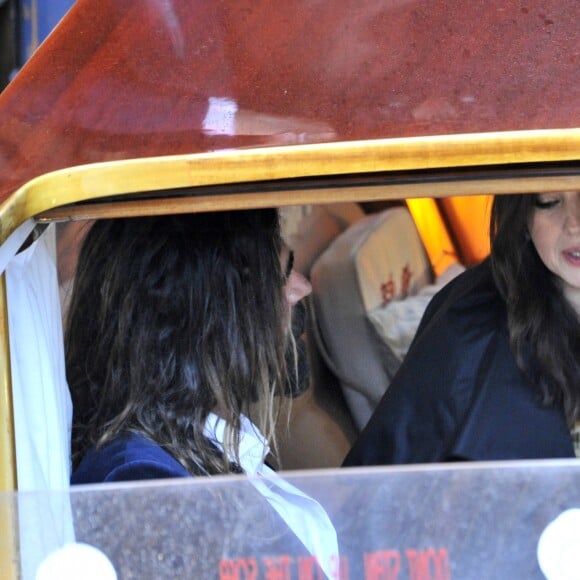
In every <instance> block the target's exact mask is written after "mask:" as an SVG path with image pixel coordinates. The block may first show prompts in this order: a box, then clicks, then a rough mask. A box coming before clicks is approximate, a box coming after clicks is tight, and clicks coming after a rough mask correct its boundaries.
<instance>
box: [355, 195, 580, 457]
mask: <svg viewBox="0 0 580 580" xmlns="http://www.w3.org/2000/svg"><path fill="white" fill-rule="evenodd" d="M491 222H492V223H491V239H492V250H491V255H490V257H489V258H488V259H487V260H485V261H484V262H483V263H482V264H480V265H479V266H477V267H475V268H473V269H471V270H468V271H467V272H465V273H464V274H463V275H461V276H459V277H458V278H456V279H455V280H454V281H453V282H451V283H450V284H449V285H447V286H446V287H445V288H443V290H441V292H440V293H439V294H438V295H436V296H435V298H434V299H433V300H432V302H431V303H430V305H429V307H428V309H427V311H426V312H425V315H424V317H423V319H422V321H421V324H420V327H419V330H418V332H417V335H416V337H415V340H414V342H413V344H412V346H411V348H410V350H409V353H408V354H407V357H406V358H405V361H404V362H403V364H402V366H401V368H400V369H399V372H398V373H397V375H396V376H395V378H394V379H393V381H392V383H391V385H390V387H389V389H388V390H387V392H386V394H385V395H384V397H383V399H382V400H381V402H380V403H379V405H378V406H377V409H376V410H375V412H374V414H373V417H372V418H371V420H370V421H369V423H368V425H367V426H366V428H365V429H364V431H363V432H362V434H361V435H360V438H359V439H358V441H357V442H356V444H355V445H354V447H353V449H352V450H351V451H350V453H349V454H348V456H347V458H346V460H345V463H344V464H345V465H346V466H354V465H382V464H402V463H427V462H441V461H461V460H496V459H524V458H548V457H574V455H575V444H576V454H578V435H579V432H578V428H577V426H578V424H579V421H580V192H577V191H569V192H551V193H541V194H535V195H529V194H520V195H502V196H497V197H496V198H495V200H494V205H493V209H492V219H491Z"/></svg>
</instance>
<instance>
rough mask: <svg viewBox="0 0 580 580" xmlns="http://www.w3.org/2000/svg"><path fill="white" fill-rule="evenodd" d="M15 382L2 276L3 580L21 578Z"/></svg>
mask: <svg viewBox="0 0 580 580" xmlns="http://www.w3.org/2000/svg"><path fill="white" fill-rule="evenodd" d="M16 488H17V476H16V447H15V442H14V413H13V406H12V378H11V374H10V349H9V344H8V309H7V301H6V276H5V274H2V275H0V492H6V493H0V570H1V571H2V578H3V579H4V578H6V580H13V579H16V578H17V577H18V573H17V570H18V517H17V506H16V502H15V500H14V499H13V498H14V497H15V495H13V494H11V493H7V492H14V491H15V490H16Z"/></svg>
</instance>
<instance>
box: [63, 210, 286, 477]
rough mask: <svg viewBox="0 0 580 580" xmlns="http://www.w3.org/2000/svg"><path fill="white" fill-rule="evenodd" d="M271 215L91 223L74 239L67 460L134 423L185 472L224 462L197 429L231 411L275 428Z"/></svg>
mask: <svg viewBox="0 0 580 580" xmlns="http://www.w3.org/2000/svg"><path fill="white" fill-rule="evenodd" d="M280 249H281V239H280V229H279V221H278V214H277V211H276V210H274V209H271V210H254V211H238V212H222V213H212V214H191V215H175V216H160V217H143V218H128V219H114V220H102V221H98V222H96V223H95V224H94V226H93V227H92V228H91V230H90V231H89V233H88V234H87V237H86V239H85V242H84V244H83V247H82V250H81V253H80V256H79V262H78V269H77V274H76V279H75V285H74V290H73V295H72V301H71V306H70V311H69V316H68V324H67V331H66V362H67V377H68V381H69V385H70V389H71V394H72V399H73V408H74V417H73V434H72V441H73V442H72V447H73V464H74V466H76V465H78V463H79V461H80V459H81V458H82V456H83V455H84V454H85V453H86V451H87V450H88V449H89V448H90V447H91V446H96V447H99V446H102V445H104V444H106V443H107V442H109V441H111V440H112V439H114V438H115V437H117V436H119V435H120V434H123V433H126V432H137V433H140V434H142V435H144V436H146V437H148V438H150V439H152V440H154V441H155V442H157V443H158V444H159V445H161V446H162V447H164V448H165V449H166V450H167V451H169V452H170V453H171V454H172V455H173V456H174V457H175V458H176V459H178V460H179V461H180V462H181V463H182V464H183V465H184V466H185V467H186V468H187V469H188V470H189V471H190V472H191V473H209V474H212V473H226V472H228V471H231V470H232V469H235V462H234V464H232V462H230V460H229V459H228V457H227V455H226V454H225V453H222V452H218V451H217V449H216V448H215V447H214V446H213V445H212V444H211V442H210V441H209V440H208V439H207V438H206V437H205V436H204V435H203V428H204V425H205V421H206V418H207V416H208V414H209V413H210V412H212V411H214V410H215V409H216V408H219V410H220V414H221V415H222V416H223V418H224V419H225V420H226V421H227V424H228V429H227V431H226V448H228V449H229V450H230V451H233V453H234V456H235V457H238V455H237V454H238V449H239V431H240V416H241V414H242V413H244V414H245V415H247V416H249V417H250V419H251V420H252V421H253V422H254V423H255V424H256V425H257V426H258V427H259V428H260V430H261V431H262V432H263V433H264V434H265V435H266V436H267V437H268V438H270V439H271V438H273V437H274V423H275V419H276V413H277V410H276V409H277V404H276V401H277V399H276V397H277V395H279V394H281V393H283V391H284V388H285V384H286V370H285V362H284V350H285V348H284V347H285V334H286V330H285V326H284V320H286V319H287V316H286V315H285V313H286V309H285V305H284V304H285V303H284V300H283V294H282V286H283V284H284V275H283V272H282V268H281V265H280Z"/></svg>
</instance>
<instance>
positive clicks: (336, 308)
mask: <svg viewBox="0 0 580 580" xmlns="http://www.w3.org/2000/svg"><path fill="white" fill-rule="evenodd" d="M311 281H312V286H313V294H312V303H313V310H314V321H313V326H314V330H315V335H316V339H317V342H318V346H319V349H320V351H321V352H322V353H323V354H324V357H325V360H326V363H327V364H328V366H329V367H330V369H331V370H332V372H333V373H335V374H336V376H337V377H338V379H339V380H340V383H341V387H342V390H343V393H344V396H345V399H346V401H347V404H348V406H349V408H350V411H351V414H352V416H353V418H354V420H355V423H356V426H357V428H358V429H362V428H363V427H364V425H365V424H366V423H367V421H368V419H369V418H370V416H371V414H372V412H373V410H374V408H375V406H376V404H377V403H378V401H379V399H380V398H381V397H382V395H383V394H384V392H385V390H386V389H387V387H388V385H389V383H390V380H391V378H392V376H393V375H394V373H395V372H396V370H397V368H398V367H399V364H400V359H399V358H398V357H397V356H396V355H395V353H394V352H393V351H392V349H391V348H389V347H388V346H387V344H386V343H385V342H384V341H383V340H382V339H381V337H380V335H379V333H378V332H377V331H376V330H375V328H373V324H372V323H371V321H370V320H369V318H368V316H367V313H369V312H372V311H374V310H376V309H377V308H381V307H382V306H385V305H386V304H388V303H389V302H391V301H393V300H400V299H402V298H404V297H405V296H412V295H416V294H417V292H418V291H419V290H420V289H421V288H422V287H424V286H426V285H427V284H429V283H430V282H432V273H431V266H430V263H429V260H428V258H427V256H426V253H425V250H424V248H423V244H422V242H421V239H420V237H419V234H418V232H417V229H416V228H415V224H414V222H413V219H412V217H411V215H410V214H409V212H408V210H407V209H406V208H405V207H397V208H392V209H388V210H386V211H383V212H381V213H379V214H373V215H370V216H367V217H365V218H364V219H362V220H360V221H358V222H356V223H355V224H354V225H352V226H351V227H350V228H348V229H347V230H346V231H345V232H343V233H342V234H341V235H339V236H338V237H337V238H336V239H335V240H334V242H333V243H332V244H331V245H330V246H329V247H328V248H327V249H326V251H325V252H323V253H322V255H321V256H320V257H319V258H318V260H317V261H316V262H315V263H314V265H313V267H312V270H311Z"/></svg>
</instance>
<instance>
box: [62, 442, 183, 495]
mask: <svg viewBox="0 0 580 580" xmlns="http://www.w3.org/2000/svg"><path fill="white" fill-rule="evenodd" d="M190 476H191V474H190V473H189V472H188V471H187V470H186V469H185V467H183V465H181V463H179V461H177V460H176V459H174V457H173V456H172V455H171V454H169V453H167V451H165V450H164V449H162V448H161V447H159V445H157V443H154V442H153V441H150V440H149V439H147V438H146V437H143V436H142V435H137V434H135V433H129V434H126V435H123V436H121V437H118V438H117V439H115V440H113V441H112V442H111V443H109V444H107V445H105V446H104V447H103V448H102V449H100V450H99V451H95V449H94V448H92V449H90V450H89V451H88V452H87V453H86V454H85V456H84V457H83V459H82V460H81V462H80V464H79V466H78V467H77V469H76V470H75V471H74V473H73V474H72V477H71V483H72V484H73V485H75V484H77V483H104V482H108V481H137V480H142V479H167V478H172V477H190Z"/></svg>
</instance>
